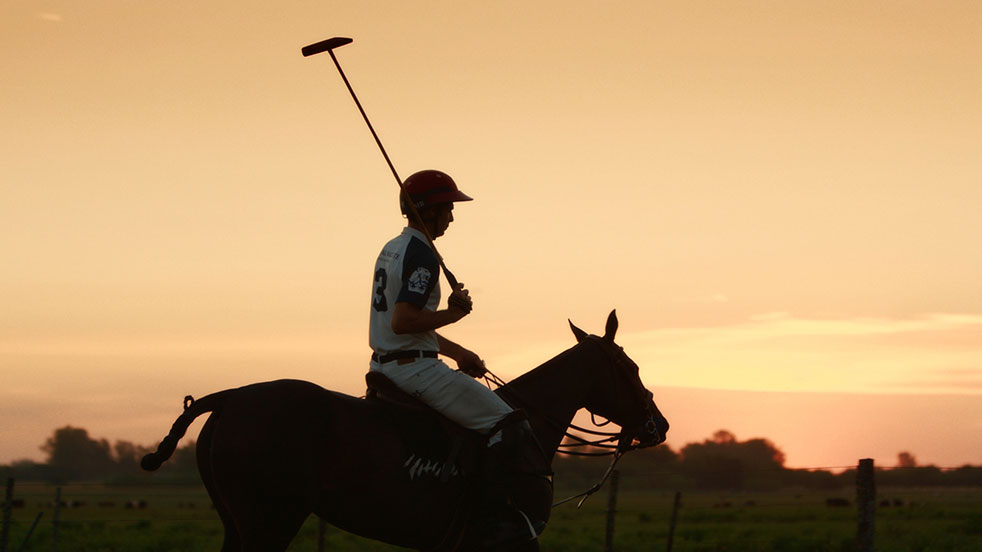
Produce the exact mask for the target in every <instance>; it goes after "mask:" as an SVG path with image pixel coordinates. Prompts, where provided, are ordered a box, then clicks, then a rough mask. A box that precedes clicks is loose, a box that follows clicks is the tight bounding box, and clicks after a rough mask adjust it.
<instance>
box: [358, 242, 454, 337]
mask: <svg viewBox="0 0 982 552" xmlns="http://www.w3.org/2000/svg"><path fill="white" fill-rule="evenodd" d="M402 302H407V303H412V304H413V305H416V306H417V307H420V308H423V309H426V310H430V311H435V310H436V309H437V306H438V305H439V304H440V264H439V261H438V260H437V257H436V254H434V253H433V250H432V249H431V248H430V246H429V243H428V242H427V240H426V236H425V235H423V233H422V232H420V231H419V230H416V229H414V228H409V227H408V226H407V227H406V228H404V229H403V231H402V233H401V234H399V235H398V236H396V237H395V238H393V239H392V240H390V241H389V243H387V244H385V247H383V248H382V252H381V253H379V255H378V260H376V261H375V272H374V279H373V282H372V308H371V319H370V322H369V326H368V342H369V345H371V347H372V351H374V352H375V353H378V354H379V355H384V354H388V353H393V352H396V351H412V350H417V351H434V352H437V351H439V350H440V344H439V342H438V341H437V337H436V331H432V330H431V331H428V332H422V333H415V334H402V335H398V334H396V333H395V332H393V331H392V309H393V308H394V307H395V304H396V303H402Z"/></svg>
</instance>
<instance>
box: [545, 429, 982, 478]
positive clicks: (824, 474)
mask: <svg viewBox="0 0 982 552" xmlns="http://www.w3.org/2000/svg"><path fill="white" fill-rule="evenodd" d="M597 451H599V449H597ZM858 460H859V459H858V458H857V459H855V461H856V462H857V463H858ZM610 462H611V459H610V457H579V456H570V457H567V456H557V457H556V459H555V461H554V462H553V469H554V471H555V472H556V478H557V480H559V479H560V478H561V477H565V478H571V477H572V478H582V479H583V480H584V481H589V480H590V479H591V478H592V479H597V478H598V477H599V476H600V475H601V474H603V473H604V471H605V470H606V468H607V466H608V465H609V464H610ZM784 462H785V456H784V453H783V452H782V451H781V450H780V449H779V448H778V447H777V446H776V445H775V444H774V443H772V442H771V441H769V440H767V439H762V438H754V439H748V440H745V441H740V440H738V439H737V438H736V436H734V435H733V434H732V433H731V432H729V431H726V430H719V431H717V432H716V433H714V434H713V435H712V436H711V437H710V438H708V439H706V440H704V441H702V442H701V443H689V444H687V445H685V446H684V447H682V448H681V449H679V450H678V451H674V450H672V449H671V448H670V447H668V446H667V445H659V446H657V447H653V448H648V449H642V450H638V451H634V452H631V453H629V454H626V455H625V456H624V457H623V458H622V459H621V460H620V461H619V463H618V464H617V468H618V470H619V471H620V472H621V476H622V478H624V479H625V480H630V481H631V482H632V485H633V486H641V487H650V488H653V489H666V488H668V489H720V490H777V489H785V488H803V489H810V490H832V489H840V488H843V487H851V486H854V485H855V484H856V469H855V468H851V469H846V470H844V471H841V472H835V471H833V470H831V469H828V468H826V469H794V468H788V467H786V466H785V465H784ZM876 482H877V485H882V486H958V487H962V486H982V466H970V465H966V466H962V467H960V468H957V469H942V468H939V467H936V466H930V465H928V466H921V465H918V463H917V460H916V458H915V457H914V455H913V454H911V453H910V452H906V451H905V452H901V453H899V454H898V456H897V465H895V466H890V467H878V468H877V472H876Z"/></svg>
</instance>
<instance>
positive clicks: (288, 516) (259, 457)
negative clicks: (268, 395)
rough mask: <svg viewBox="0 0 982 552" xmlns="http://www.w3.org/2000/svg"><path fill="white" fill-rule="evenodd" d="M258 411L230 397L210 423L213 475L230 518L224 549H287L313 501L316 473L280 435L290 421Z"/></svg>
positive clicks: (267, 551) (256, 551)
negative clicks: (313, 474)
mask: <svg viewBox="0 0 982 552" xmlns="http://www.w3.org/2000/svg"><path fill="white" fill-rule="evenodd" d="M245 411H249V412H248V413H246V412H245ZM255 412H256V409H255V408H254V405H252V404H249V403H244V404H234V403H231V402H230V403H229V404H227V405H226V408H225V410H224V411H223V412H222V414H221V416H219V417H218V419H217V420H216V422H215V424H214V427H213V428H212V434H213V436H214V437H213V438H212V439H211V447H210V450H209V452H210V457H211V462H210V463H211V465H212V466H213V467H214V469H213V471H212V473H211V476H212V477H211V480H212V485H213V488H214V494H215V495H217V496H218V497H220V499H221V501H222V507H223V508H224V511H223V510H220V515H222V519H223V521H226V547H225V548H223V549H222V551H223V552H231V551H232V550H234V551H235V552H282V551H285V550H286V549H287V547H288V546H289V544H290V541H291V540H293V538H294V537H295V536H296V534H297V532H298V531H299V530H300V527H301V526H302V525H303V523H304V520H306V519H307V516H309V515H310V512H311V510H312V506H313V498H312V496H313V493H314V491H313V489H310V488H309V487H310V482H311V481H312V478H310V477H309V475H308V474H306V473H304V470H303V469H302V464H298V463H297V462H298V459H299V458H300V457H302V454H301V453H300V451H298V450H295V449H293V448H290V447H289V446H285V444H284V443H283V442H282V441H281V440H280V439H279V437H280V436H281V435H282V432H283V431H284V428H285V427H286V426H288V425H289V423H288V422H290V421H292V420H288V421H284V420H280V419H277V418H276V416H275V415H274V413H275V412H276V411H275V410H273V411H267V412H264V415H263V416H256V415H255ZM297 446H298V447H301V448H302V447H303V446H304V443H303V442H302V441H300V442H298V443H297ZM216 507H217V505H216ZM223 512H224V513H223ZM229 522H231V523H229ZM233 547H234V548H233Z"/></svg>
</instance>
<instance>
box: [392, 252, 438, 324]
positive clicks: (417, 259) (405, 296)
mask: <svg viewBox="0 0 982 552" xmlns="http://www.w3.org/2000/svg"><path fill="white" fill-rule="evenodd" d="M439 264H440V263H439V261H437V258H436V255H435V254H434V253H433V250H432V249H430V248H429V246H428V245H426V244H425V243H423V242H422V241H420V240H418V239H416V238H413V239H412V240H411V241H410V242H409V246H408V247H407V248H406V257H405V259H404V260H403V262H402V287H401V288H400V289H399V295H398V296H397V297H396V302H397V303H411V304H413V305H415V306H417V307H419V308H423V307H424V306H426V302H427V301H428V300H429V298H430V293H432V292H433V288H434V287H436V283H437V279H438V278H439V277H440V272H439Z"/></svg>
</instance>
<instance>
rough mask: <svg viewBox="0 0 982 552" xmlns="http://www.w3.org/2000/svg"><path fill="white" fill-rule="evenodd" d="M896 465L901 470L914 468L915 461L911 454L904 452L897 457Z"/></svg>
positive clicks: (915, 465)
mask: <svg viewBox="0 0 982 552" xmlns="http://www.w3.org/2000/svg"><path fill="white" fill-rule="evenodd" d="M897 465H898V466H900V467H901V468H916V467H917V459H916V458H914V455H913V454H911V453H909V452H907V451H904V452H901V453H900V454H898V455H897Z"/></svg>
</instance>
